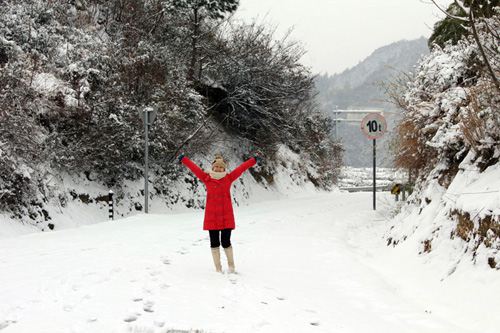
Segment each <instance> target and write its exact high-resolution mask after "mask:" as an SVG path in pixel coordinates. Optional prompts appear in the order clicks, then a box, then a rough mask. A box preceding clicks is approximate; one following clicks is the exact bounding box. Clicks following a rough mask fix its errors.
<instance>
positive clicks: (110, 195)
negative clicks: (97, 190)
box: [108, 190, 115, 221]
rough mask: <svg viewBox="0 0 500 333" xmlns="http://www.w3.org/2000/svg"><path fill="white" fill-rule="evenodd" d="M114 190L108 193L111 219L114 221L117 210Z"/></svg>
mask: <svg viewBox="0 0 500 333" xmlns="http://www.w3.org/2000/svg"><path fill="white" fill-rule="evenodd" d="M113 194H114V193H113V191H112V190H109V193H108V208H109V220H110V221H112V220H114V218H115V210H114V206H113Z"/></svg>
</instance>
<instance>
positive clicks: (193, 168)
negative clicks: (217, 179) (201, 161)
mask: <svg viewBox="0 0 500 333" xmlns="http://www.w3.org/2000/svg"><path fill="white" fill-rule="evenodd" d="M181 163H182V164H184V165H185V166H187V167H188V168H189V170H191V171H192V172H193V173H194V175H195V176H196V177H198V178H199V179H200V180H201V181H202V182H204V183H205V182H206V180H207V179H208V177H210V176H209V175H208V173H206V172H205V171H203V170H201V168H200V167H199V166H197V165H196V163H194V162H193V161H191V160H190V159H189V158H187V157H186V156H184V157H182V159H181Z"/></svg>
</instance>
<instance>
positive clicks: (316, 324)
mask: <svg viewBox="0 0 500 333" xmlns="http://www.w3.org/2000/svg"><path fill="white" fill-rule="evenodd" d="M309 324H310V325H311V326H319V322H317V321H313V322H310V323H309Z"/></svg>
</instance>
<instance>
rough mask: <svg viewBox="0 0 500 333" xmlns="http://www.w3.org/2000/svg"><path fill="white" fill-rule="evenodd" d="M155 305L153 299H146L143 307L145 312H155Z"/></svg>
mask: <svg viewBox="0 0 500 333" xmlns="http://www.w3.org/2000/svg"><path fill="white" fill-rule="evenodd" d="M154 305H155V303H154V302H153V301H145V302H144V304H143V307H142V309H143V310H144V311H145V312H154V310H153V306H154Z"/></svg>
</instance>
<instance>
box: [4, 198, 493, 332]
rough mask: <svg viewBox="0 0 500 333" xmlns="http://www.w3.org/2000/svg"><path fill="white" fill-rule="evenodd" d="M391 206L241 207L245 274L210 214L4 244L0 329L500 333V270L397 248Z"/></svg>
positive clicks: (239, 249)
mask: <svg viewBox="0 0 500 333" xmlns="http://www.w3.org/2000/svg"><path fill="white" fill-rule="evenodd" d="M387 196H388V195H387ZM387 196H381V197H379V198H380V199H379V206H383V208H382V209H381V210H380V211H378V212H373V211H372V210H371V200H370V195H369V194H367V193H356V194H347V193H332V194H316V195H309V196H305V197H304V196H302V197H296V198H290V199H286V200H266V201H265V202H261V203H256V204H252V205H250V206H247V207H240V208H238V209H237V210H236V218H237V229H236V230H235V232H234V235H233V246H234V249H235V260H236V268H237V274H234V275H233V274H219V273H216V272H215V271H214V270H213V267H212V262H211V257H210V250H209V241H208V239H207V238H208V237H207V234H206V232H204V231H202V230H201V220H202V213H201V212H194V213H193V212H189V213H180V214H165V215H148V216H146V215H136V216H134V217H130V218H126V219H122V220H116V221H113V222H107V223H100V224H96V225H92V226H85V227H81V228H74V229H70V230H62V231H56V232H51V233H35V234H31V235H25V236H20V237H13V238H8V239H3V240H2V241H1V242H0V271H1V272H2V273H1V274H0V299H1V300H2V301H1V302H0V330H2V333H3V332H5V333H21V332H22V333H25V332H37V333H48V332H50V333H58V332H61V333H62V332H64V333H68V332H95V333H98V332H106V333H112V332H148V333H165V332H188V331H189V330H199V331H197V332H231V333H237V332H273V333H274V332H345V333H349V332H353V333H359V332H373V333H388V332H397V333H406V332H415V333H422V332H439V333H446V332H450V333H461V332H470V333H473V332H496V329H497V328H498V327H499V325H500V319H499V317H498V316H497V315H496V313H495V311H494V309H498V308H499V307H500V300H499V298H498V297H496V296H495V295H497V294H498V293H499V292H500V280H499V279H498V277H497V273H496V272H495V271H492V270H490V269H488V268H486V267H479V268H477V267H474V268H473V267H472V265H471V264H470V263H468V262H463V263H461V265H459V267H458V269H457V270H456V272H455V273H454V274H453V275H449V274H447V270H448V268H449V261H448V259H447V258H441V259H442V260H433V261H429V260H428V257H426V256H424V255H420V256H416V255H415V253H414V251H413V248H412V246H409V245H408V246H403V247H400V248H393V247H387V246H386V244H385V240H384V239H383V233H384V231H385V230H386V228H387V226H388V225H389V221H388V220H389V219H390V214H391V212H392V210H393V209H394V207H393V206H392V199H391V198H388V197H387ZM26 244H29V246H26ZM406 244H409V242H407V243H406ZM478 299H479V300H481V301H480V302H477V301H474V305H473V306H471V301H472V300H478Z"/></svg>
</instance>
